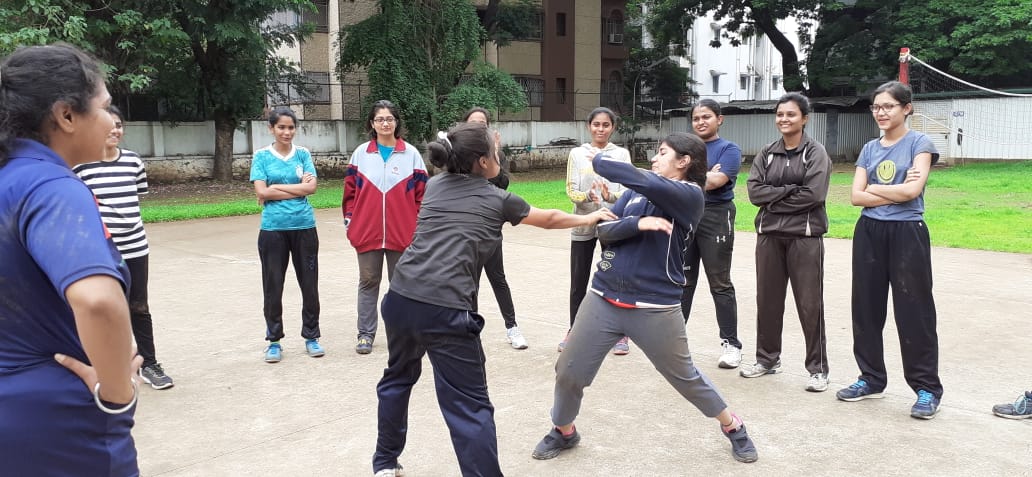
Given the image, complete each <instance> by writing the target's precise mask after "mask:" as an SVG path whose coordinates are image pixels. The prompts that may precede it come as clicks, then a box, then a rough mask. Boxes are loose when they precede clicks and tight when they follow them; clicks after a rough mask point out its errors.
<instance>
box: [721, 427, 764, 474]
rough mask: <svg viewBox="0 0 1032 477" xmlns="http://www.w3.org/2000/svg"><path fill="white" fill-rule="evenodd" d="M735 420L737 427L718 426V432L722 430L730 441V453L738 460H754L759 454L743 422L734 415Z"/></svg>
mask: <svg viewBox="0 0 1032 477" xmlns="http://www.w3.org/2000/svg"><path fill="white" fill-rule="evenodd" d="M735 420H736V421H738V422H739V426H738V429H734V430H730V431H729V430H727V429H724V426H720V432H723V433H724V435H725V436H727V439H728V440H729V441H731V455H732V456H734V458H735V460H737V461H738V462H745V463H749V462H756V460H757V459H759V458H760V456H759V455H758V454H757V453H756V446H755V445H754V444H753V441H752V439H750V438H749V433H748V432H747V431H746V430H745V424H744V423H742V420H741V419H739V418H738V416H735Z"/></svg>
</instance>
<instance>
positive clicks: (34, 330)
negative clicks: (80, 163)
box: [0, 140, 138, 476]
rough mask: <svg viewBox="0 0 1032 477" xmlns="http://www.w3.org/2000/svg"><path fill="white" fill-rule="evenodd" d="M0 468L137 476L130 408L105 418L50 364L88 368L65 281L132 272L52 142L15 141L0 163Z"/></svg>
mask: <svg viewBox="0 0 1032 477" xmlns="http://www.w3.org/2000/svg"><path fill="white" fill-rule="evenodd" d="M0 264H2V265H0V422H2V423H3V425H0V462H3V464H2V465H3V473H9V474H10V475H38V474H40V469H46V470H47V472H48V473H50V474H52V475H119V476H122V475H135V474H137V473H138V470H137V465H136V450H135V446H134V445H133V441H132V437H131V436H130V432H129V431H130V429H131V428H132V425H133V412H132V411H130V412H127V413H124V414H120V415H114V416H112V415H107V414H104V413H102V412H101V411H100V410H99V409H97V407H96V405H95V404H94V402H93V395H92V392H91V390H89V389H87V387H86V385H85V384H84V383H83V382H82V380H81V379H79V377H78V376H76V375H75V374H73V373H72V372H71V371H69V370H67V369H65V368H64V367H63V366H61V365H60V364H58V363H57V362H56V361H54V354H55V353H62V354H65V355H68V356H72V357H75V358H76V359H78V360H80V361H83V362H85V363H89V360H88V359H87V358H86V353H85V351H84V350H83V347H82V343H81V342H80V340H79V334H78V331H77V328H76V325H75V317H74V316H73V315H72V310H71V308H70V307H69V305H68V303H67V302H66V301H65V290H66V289H67V288H68V286H69V285H71V284H72V283H75V282H76V281H78V280H81V279H83V278H86V277H89V276H94V275H108V276H111V277H114V278H115V279H117V280H119V281H120V282H121V283H122V284H123V286H125V285H126V284H127V282H128V280H127V277H128V271H127V269H126V268H125V263H124V262H123V261H122V258H121V255H119V253H118V249H117V248H116V247H115V245H114V242H112V241H111V239H110V237H109V234H108V233H107V230H106V229H105V228H104V224H103V223H102V222H101V218H100V211H99V210H98V208H97V203H96V199H95V198H94V197H93V194H92V193H91V192H90V190H89V188H88V187H86V184H84V183H83V182H82V181H81V180H80V179H79V178H78V177H76V175H75V174H74V173H73V172H72V171H71V169H69V168H68V166H67V165H66V164H65V162H64V161H63V160H62V159H61V158H60V157H59V156H57V155H56V154H55V153H54V152H53V151H51V150H50V149H49V148H47V147H46V146H44V145H42V144H40V143H38V142H35V141H30V140H17V141H16V142H15V146H14V148H13V150H12V151H11V154H10V160H9V162H8V163H7V164H6V165H4V166H3V167H0Z"/></svg>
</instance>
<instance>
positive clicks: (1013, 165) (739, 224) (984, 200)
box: [142, 161, 1032, 253]
mask: <svg viewBox="0 0 1032 477" xmlns="http://www.w3.org/2000/svg"><path fill="white" fill-rule="evenodd" d="M747 173H748V170H747V168H746V170H744V171H743V173H742V174H741V175H740V176H739V180H738V185H737V187H736V189H735V195H736V199H735V205H736V206H737V207H738V219H737V221H736V228H737V229H738V230H741V231H746V232H752V231H754V230H755V229H754V227H753V219H754V218H755V216H756V211H757V210H758V209H757V208H756V207H755V206H753V205H752V204H750V203H749V200H748V195H747V193H746V190H745V183H746V180H747V179H748V177H747ZM1029 177H1032V161H1020V162H1005V163H976V164H968V165H962V166H954V167H949V168H941V169H940V168H936V169H933V171H932V175H931V177H930V178H929V180H928V187H927V188H926V190H925V207H926V212H925V221H926V222H927V223H928V228H929V230H930V232H931V237H932V244H933V245H936V246H943V247H957V248H969V249H978V250H994V251H1001V252H1018V253H1032V181H1029V180H1028V178H1029ZM852 182H853V174H852V171H851V170H850V169H849V168H848V167H847V168H846V171H845V172H836V173H834V174H832V177H831V189H830V190H829V192H828V205H827V207H828V217H829V222H830V223H829V231H828V234H827V236H828V237H835V238H845V239H849V238H852V237H853V226H854V225H855V224H856V220H857V218H859V216H860V208H859V207H854V206H852V205H850V204H849V189H850V185H851V184H852ZM565 187H566V184H565V181H563V180H550V181H530V182H519V181H518V177H517V182H513V183H512V186H511V187H510V189H509V190H510V191H512V192H513V193H515V194H517V195H519V196H521V197H523V198H524V199H526V200H527V202H529V203H530V204H532V205H533V206H535V207H538V208H541V209H559V210H564V211H569V210H572V209H573V207H572V205H571V204H570V201H569V199H567V198H566V190H565ZM244 193H246V194H247V195H246V197H240V198H232V197H228V198H227V197H225V196H221V195H220V196H218V197H217V198H215V199H213V200H212V201H211V203H182V202H184V201H182V200H178V201H166V202H163V201H160V200H158V201H150V200H144V202H143V204H142V209H143V210H142V213H143V220H144V221H145V222H168V221H174V220H187V219H197V218H209V217H226V216H231V215H249V214H257V213H260V212H261V210H260V209H259V207H258V204H257V203H256V202H255V199H254V193H253V192H250V191H247V192H241V193H238V194H236V195H237V196H240V195H243V194H244ZM342 194H343V190H342V185H341V181H339V180H327V181H325V183H323V184H320V185H319V190H318V192H316V193H315V194H313V195H312V196H311V197H310V198H309V200H310V201H311V202H312V205H313V206H314V207H316V208H320V209H323V208H336V207H340V200H341V196H342ZM200 200H203V198H202V199H200ZM189 202H193V200H191V201H189Z"/></svg>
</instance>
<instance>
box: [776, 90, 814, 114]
mask: <svg viewBox="0 0 1032 477" xmlns="http://www.w3.org/2000/svg"><path fill="white" fill-rule="evenodd" d="M789 101H791V102H793V103H795V104H796V106H798V107H799V112H800V113H801V114H802V115H803V117H804V118H805V117H807V116H809V115H810V100H809V99H808V98H807V97H806V96H803V95H802V93H785V94H783V95H782V96H781V98H779V99H778V104H775V105H774V112H775V113H776V112H778V106H781V105H782V104H785V103H787V102H789Z"/></svg>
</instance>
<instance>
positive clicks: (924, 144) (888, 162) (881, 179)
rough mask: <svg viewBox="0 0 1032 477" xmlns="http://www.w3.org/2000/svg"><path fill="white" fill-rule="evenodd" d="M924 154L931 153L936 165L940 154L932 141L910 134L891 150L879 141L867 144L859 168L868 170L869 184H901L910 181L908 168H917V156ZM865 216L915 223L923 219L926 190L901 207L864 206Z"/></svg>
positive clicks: (918, 134) (921, 134)
mask: <svg viewBox="0 0 1032 477" xmlns="http://www.w3.org/2000/svg"><path fill="white" fill-rule="evenodd" d="M923 152H927V153H931V155H932V159H933V162H934V159H935V156H938V155H939V152H938V151H937V150H936V149H935V144H933V143H932V140H931V139H929V138H928V136H926V135H924V134H923V133H919V132H916V131H909V132H907V134H906V135H905V136H903V139H900V140H899V141H897V142H896V144H893V145H891V146H889V147H885V146H882V145H881V142H880V141H879V140H878V139H875V140H872V141H870V142H868V143H867V144H866V145H864V148H863V150H862V151H860V158H859V159H857V161H856V167H860V168H863V169H866V170H867V183H868V184H885V185H890V184H902V183H903V181H904V180H906V178H907V169H910V168H911V167H913V166H914V157H916V156H917V155H918V154H921V153H923ZM860 214H861V215H863V216H864V217H869V218H872V219H875V220H885V221H893V222H914V221H918V220H923V218H924V191H921V195H918V196H917V197H915V198H914V199H913V200H909V201H907V202H902V203H899V204H887V205H881V206H878V207H864V210H863V211H861V212H860Z"/></svg>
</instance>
